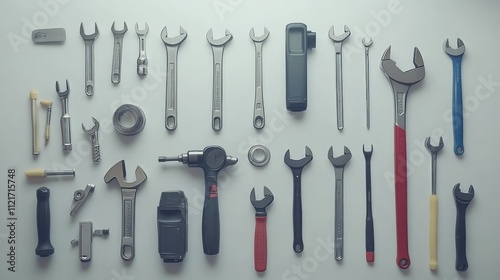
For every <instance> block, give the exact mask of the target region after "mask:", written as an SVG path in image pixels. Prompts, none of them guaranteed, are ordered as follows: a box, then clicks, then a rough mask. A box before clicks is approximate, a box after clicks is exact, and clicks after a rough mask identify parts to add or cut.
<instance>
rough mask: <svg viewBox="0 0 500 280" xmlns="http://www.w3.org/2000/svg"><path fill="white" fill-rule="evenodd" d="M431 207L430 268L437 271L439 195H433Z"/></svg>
mask: <svg viewBox="0 0 500 280" xmlns="http://www.w3.org/2000/svg"><path fill="white" fill-rule="evenodd" d="M429 205H430V219H429V221H430V223H429V251H430V260H429V268H430V269H431V270H436V269H437V268H438V261H437V221H438V215H437V213H438V197H437V195H435V194H434V195H431V197H430V199H429Z"/></svg>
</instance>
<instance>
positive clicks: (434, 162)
mask: <svg viewBox="0 0 500 280" xmlns="http://www.w3.org/2000/svg"><path fill="white" fill-rule="evenodd" d="M436 173H437V154H435V153H433V154H432V194H433V195H435V194H436Z"/></svg>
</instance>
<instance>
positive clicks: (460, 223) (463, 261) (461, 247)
mask: <svg viewBox="0 0 500 280" xmlns="http://www.w3.org/2000/svg"><path fill="white" fill-rule="evenodd" d="M466 208H467V205H462V204H457V221H456V225H455V247H456V252H457V256H456V259H455V269H456V270H457V271H466V270H467V268H469V264H468V262H467V252H466V247H467V246H466V239H467V234H466V226H465V209H466Z"/></svg>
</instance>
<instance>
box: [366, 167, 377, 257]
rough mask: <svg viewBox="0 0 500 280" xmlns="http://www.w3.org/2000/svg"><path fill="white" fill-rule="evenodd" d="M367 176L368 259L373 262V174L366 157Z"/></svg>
mask: <svg viewBox="0 0 500 280" xmlns="http://www.w3.org/2000/svg"><path fill="white" fill-rule="evenodd" d="M365 176H366V225H365V239H366V244H365V246H366V261H367V262H373V261H374V259H375V236H374V233H373V216H372V174H371V163H370V158H369V157H368V158H366V164H365Z"/></svg>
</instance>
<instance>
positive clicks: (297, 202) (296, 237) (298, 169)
mask: <svg viewBox="0 0 500 280" xmlns="http://www.w3.org/2000/svg"><path fill="white" fill-rule="evenodd" d="M312 159H313V153H312V151H311V149H309V147H307V146H306V156H305V157H304V158H302V159H291V158H290V150H287V151H286V153H285V164H286V165H288V166H289V167H290V169H291V170H292V174H293V250H294V251H295V253H301V252H302V251H303V250H304V242H303V241H302V169H303V168H304V166H306V165H307V164H308V163H309V162H311V160H312Z"/></svg>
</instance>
